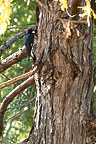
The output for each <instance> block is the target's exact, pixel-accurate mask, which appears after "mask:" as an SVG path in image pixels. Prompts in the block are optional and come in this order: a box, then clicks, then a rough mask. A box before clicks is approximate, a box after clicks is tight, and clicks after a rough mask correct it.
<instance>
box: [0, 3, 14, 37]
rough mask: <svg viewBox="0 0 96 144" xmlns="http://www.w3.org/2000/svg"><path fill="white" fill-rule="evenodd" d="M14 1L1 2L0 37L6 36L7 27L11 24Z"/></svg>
mask: <svg viewBox="0 0 96 144" xmlns="http://www.w3.org/2000/svg"><path fill="white" fill-rule="evenodd" d="M11 2H12V0H1V1H0V35H1V34H4V32H5V31H6V28H7V25H8V24H10V15H11V13H12V10H11V7H12V4H11Z"/></svg>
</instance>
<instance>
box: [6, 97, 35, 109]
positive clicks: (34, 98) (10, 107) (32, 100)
mask: <svg viewBox="0 0 96 144" xmlns="http://www.w3.org/2000/svg"><path fill="white" fill-rule="evenodd" d="M35 98H36V96H34V98H32V99H31V100H29V101H28V102H26V103H24V104H22V105H19V106H14V107H10V108H7V110H10V109H15V108H18V107H24V106H25V105H27V104H29V103H31V102H32V101H33V100H34V99H35Z"/></svg>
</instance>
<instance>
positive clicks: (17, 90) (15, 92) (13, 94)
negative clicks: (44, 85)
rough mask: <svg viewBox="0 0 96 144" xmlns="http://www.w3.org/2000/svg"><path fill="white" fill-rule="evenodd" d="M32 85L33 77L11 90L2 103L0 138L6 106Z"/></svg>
mask: <svg viewBox="0 0 96 144" xmlns="http://www.w3.org/2000/svg"><path fill="white" fill-rule="evenodd" d="M33 83H34V78H33V76H32V77H30V78H28V79H27V80H25V81H24V82H23V83H21V84H20V85H19V86H17V87H16V88H15V89H14V90H12V91H11V92H10V93H9V94H8V95H7V97H6V98H5V99H4V101H3V102H2V105H1V108H0V136H1V134H2V130H3V117H4V114H5V111H6V109H7V106H8V104H9V103H10V102H11V101H12V100H13V99H14V98H15V97H16V96H17V95H18V94H19V93H21V92H22V91H23V90H24V89H26V88H27V87H28V86H30V85H31V84H33Z"/></svg>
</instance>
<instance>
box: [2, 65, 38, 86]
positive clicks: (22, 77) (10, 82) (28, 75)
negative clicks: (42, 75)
mask: <svg viewBox="0 0 96 144" xmlns="http://www.w3.org/2000/svg"><path fill="white" fill-rule="evenodd" d="M36 70H37V67H34V69H33V70H31V71H30V72H27V73H25V74H23V75H20V76H18V77H15V78H13V79H10V80H8V81H7V82H4V83H2V84H0V89H2V88H4V87H7V86H9V85H11V84H14V83H16V82H17V81H20V80H23V79H27V78H28V77H30V76H32V75H33V74H34V73H35V72H36Z"/></svg>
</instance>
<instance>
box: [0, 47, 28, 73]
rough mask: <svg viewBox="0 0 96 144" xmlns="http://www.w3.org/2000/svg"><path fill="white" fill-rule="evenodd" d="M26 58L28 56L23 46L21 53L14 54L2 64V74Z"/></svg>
mask: <svg viewBox="0 0 96 144" xmlns="http://www.w3.org/2000/svg"><path fill="white" fill-rule="evenodd" d="M26 56H27V54H26V50H25V46H23V47H22V48H21V49H20V50H19V51H17V52H15V53H13V54H12V55H10V56H9V57H7V58H6V59H4V60H3V61H2V62H1V63H0V72H3V71H4V70H6V69H7V68H9V67H10V66H12V65H13V64H16V63H17V62H19V61H21V60H22V59H24V58H25V57H26Z"/></svg>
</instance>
